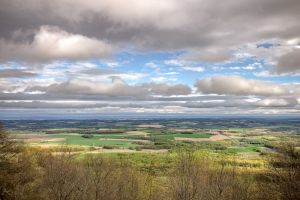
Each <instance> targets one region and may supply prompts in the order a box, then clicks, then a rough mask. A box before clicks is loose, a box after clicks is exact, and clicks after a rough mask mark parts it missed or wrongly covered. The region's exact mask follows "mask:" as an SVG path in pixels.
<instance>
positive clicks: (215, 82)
mask: <svg viewBox="0 0 300 200" xmlns="http://www.w3.org/2000/svg"><path fill="white" fill-rule="evenodd" d="M195 86H196V87H197V88H198V91H200V92H202V93H205V94H232V95H262V96H280V95H286V94H288V93H289V91H288V89H287V88H286V87H285V86H282V85H278V84H275V83H269V82H265V81H259V80H253V79H245V78H242V77H239V76H214V77H209V78H204V79H202V80H199V81H197V83H196V84H195Z"/></svg>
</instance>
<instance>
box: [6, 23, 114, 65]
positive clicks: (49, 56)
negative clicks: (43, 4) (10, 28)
mask: <svg viewBox="0 0 300 200" xmlns="http://www.w3.org/2000/svg"><path fill="white" fill-rule="evenodd" d="M112 52H113V47H112V46H111V45H109V44H107V43H106V42H104V41H100V40H98V39H95V38H88V37H85V36H83V35H79V34H72V33H68V32H66V31H64V30H62V29H59V28H58V27H51V26H42V27H41V28H40V29H39V30H38V31H37V32H35V35H34V38H33V41H31V42H30V43H28V42H18V41H7V40H4V39H0V60H19V61H21V62H22V61H26V62H31V63H36V62H37V63H39V62H52V61H53V60H87V59H93V58H108V57H110V56H111V55H112Z"/></svg>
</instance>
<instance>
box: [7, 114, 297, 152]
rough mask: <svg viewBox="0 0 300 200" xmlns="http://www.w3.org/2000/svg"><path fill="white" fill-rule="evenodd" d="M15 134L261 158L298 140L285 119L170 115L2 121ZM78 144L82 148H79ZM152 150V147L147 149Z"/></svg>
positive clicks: (34, 140) (36, 140) (92, 146)
mask: <svg viewBox="0 0 300 200" xmlns="http://www.w3.org/2000/svg"><path fill="white" fill-rule="evenodd" d="M4 123H5V126H6V127H7V130H8V132H9V133H10V134H11V136H12V137H13V138H15V139H16V140H18V141H23V142H24V143H25V144H27V145H29V146H35V147H37V146H38V147H41V148H50V147H51V148H53V147H59V146H61V145H64V146H69V147H76V148H77V149H84V151H82V152H80V151H79V152H78V153H79V154H80V153H84V154H86V153H89V152H91V153H93V152H99V150H101V149H106V151H100V152H105V153H110V152H112V153H118V152H131V153H134V152H139V153H141V152H144V153H147V152H151V153H153V152H158V153H159V152H166V151H171V150H172V149H175V148H178V147H193V148H197V149H202V150H205V151H210V152H216V153H220V152H222V153H227V154H233V155H238V156H255V157H260V156H263V155H266V154H268V153H270V152H272V148H273V145H275V144H276V143H279V142H284V141H294V142H297V143H299V132H300V126H299V124H300V123H299V121H298V120H295V119H289V120H286V121H285V122H282V121H281V122H280V123H277V121H276V119H273V120H264V119H222V120H221V119H169V120H102V121H100V120H86V121H84V120H83V121H80V120H58V121H53V120H50V121H47V120H46V121H5V122H4ZM78 147H80V148H78ZM149 150H151V151H149Z"/></svg>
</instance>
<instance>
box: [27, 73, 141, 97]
mask: <svg viewBox="0 0 300 200" xmlns="http://www.w3.org/2000/svg"><path fill="white" fill-rule="evenodd" d="M27 91H42V92H46V93H47V94H60V95H61V94H63V95H82V96H84V95H103V96H141V95H144V94H145V91H143V90H141V88H139V87H135V86H130V85H128V84H126V83H125V82H124V81H123V80H121V79H120V78H118V77H113V78H112V81H111V83H103V82H95V81H90V80H82V79H76V78H74V79H70V80H68V81H66V82H62V83H57V84H52V85H50V86H47V87H38V86H37V87H32V88H28V89H27Z"/></svg>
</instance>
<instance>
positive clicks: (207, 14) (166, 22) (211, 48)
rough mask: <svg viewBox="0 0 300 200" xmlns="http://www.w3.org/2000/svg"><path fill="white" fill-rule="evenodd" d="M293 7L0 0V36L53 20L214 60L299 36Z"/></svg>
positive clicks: (111, 40)
mask: <svg viewBox="0 0 300 200" xmlns="http://www.w3.org/2000/svg"><path fill="white" fill-rule="evenodd" d="M299 10H300V2H299V1H298V0H264V1H261V0H251V1H250V0H240V1H236V0H227V1H226V2H225V3H220V2H219V1H218V0H209V1H198V0H186V1H179V0H168V1H155V2H153V1H151V0H144V1H139V0H129V1H126V2H124V1H122V0H110V1H107V0H100V1H97V0H85V1H82V0H73V1H70V0H53V1H42V0H27V1H26V4H25V3H24V2H23V1H21V0H1V6H0V13H1V14H0V26H1V27H5V28H2V29H3V30H1V36H0V37H2V38H3V40H5V41H10V40H11V39H12V38H11V35H13V34H12V33H13V32H16V31H20V30H21V32H26V31H27V30H39V29H40V27H42V26H44V25H48V26H57V27H60V29H62V30H64V31H66V32H68V33H72V34H75V35H81V36H83V37H86V38H94V39H95V40H96V39H97V40H99V41H102V42H103V41H107V42H108V44H113V45H116V46H119V47H121V48H124V47H125V48H126V47H134V48H135V49H138V50H149V49H150V50H186V51H188V55H187V57H190V58H192V59H196V60H200V61H208V62H214V61H217V62H219V61H222V60H226V59H228V58H230V55H231V51H232V50H233V49H235V48H238V47H240V46H241V45H243V44H246V43H249V42H257V41H261V40H265V39H270V38H279V39H283V40H288V39H291V38H295V37H299V34H298V33H299V32H300V24H299V22H298V19H299V18H300V14H299ZM174 33H176V34H174ZM19 35H20V34H19ZM21 35H23V34H21ZM18 40H20V41H24V40H25V41H26V42H27V43H29V44H31V42H32V41H34V38H33V37H25V38H23V37H18ZM28 41H29V42H28ZM21 44H23V43H21ZM2 45H8V44H6V43H4V44H2ZM69 56H70V55H69ZM69 56H67V55H66V58H69ZM98 56H99V55H98ZM62 57H64V56H62ZM8 58H9V59H14V57H9V56H6V59H8ZM51 58H52V59H56V57H51Z"/></svg>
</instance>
